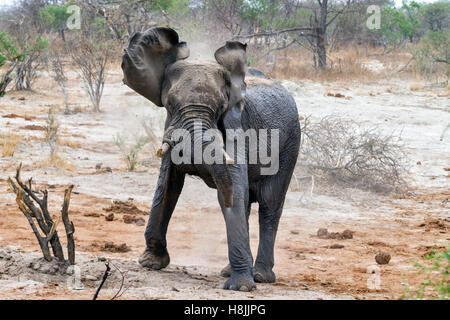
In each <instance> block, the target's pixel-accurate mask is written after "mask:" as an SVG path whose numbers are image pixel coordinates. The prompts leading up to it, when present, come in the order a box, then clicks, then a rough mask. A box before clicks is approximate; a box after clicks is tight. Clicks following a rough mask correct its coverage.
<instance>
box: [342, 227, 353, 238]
mask: <svg viewBox="0 0 450 320" xmlns="http://www.w3.org/2000/svg"><path fill="white" fill-rule="evenodd" d="M341 236H342V239H353V231H352V230H348V229H347V230H344V231H343V232H342V234H341Z"/></svg>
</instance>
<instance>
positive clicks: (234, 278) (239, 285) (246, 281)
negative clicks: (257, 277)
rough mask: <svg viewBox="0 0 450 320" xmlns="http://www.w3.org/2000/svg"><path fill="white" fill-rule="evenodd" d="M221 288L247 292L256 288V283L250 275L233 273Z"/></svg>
mask: <svg viewBox="0 0 450 320" xmlns="http://www.w3.org/2000/svg"><path fill="white" fill-rule="evenodd" d="M223 288H224V289H225V290H235V291H247V292H248V291H252V290H254V289H256V284H255V281H254V280H253V278H252V276H251V275H243V274H238V273H233V274H232V275H231V277H230V279H228V280H227V281H226V282H225V285H224V286H223Z"/></svg>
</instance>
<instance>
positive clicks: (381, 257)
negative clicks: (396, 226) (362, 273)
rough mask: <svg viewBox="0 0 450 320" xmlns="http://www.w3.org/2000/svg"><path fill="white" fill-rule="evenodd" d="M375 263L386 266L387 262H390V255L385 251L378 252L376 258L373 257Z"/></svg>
mask: <svg viewBox="0 0 450 320" xmlns="http://www.w3.org/2000/svg"><path fill="white" fill-rule="evenodd" d="M375 261H376V262H377V263H378V264H388V263H389V261H391V255H390V254H389V253H387V252H385V251H380V252H379V253H378V254H377V255H376V256H375Z"/></svg>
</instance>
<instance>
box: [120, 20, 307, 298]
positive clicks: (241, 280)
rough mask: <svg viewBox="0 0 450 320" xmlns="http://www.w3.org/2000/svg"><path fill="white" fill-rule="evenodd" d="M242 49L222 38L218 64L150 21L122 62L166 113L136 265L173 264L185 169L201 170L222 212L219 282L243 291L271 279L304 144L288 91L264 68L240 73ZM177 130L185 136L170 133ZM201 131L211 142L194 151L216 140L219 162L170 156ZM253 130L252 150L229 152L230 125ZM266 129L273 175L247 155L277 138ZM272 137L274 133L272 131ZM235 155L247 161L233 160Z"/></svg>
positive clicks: (135, 86)
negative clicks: (170, 237)
mask: <svg viewBox="0 0 450 320" xmlns="http://www.w3.org/2000/svg"><path fill="white" fill-rule="evenodd" d="M246 48H247V45H246V44H243V43H240V42H238V41H227V42H226V44H225V45H224V46H222V47H221V48H219V49H218V50H217V51H216V52H215V54H214V57H215V60H216V61H190V60H188V59H187V58H188V57H189V49H188V46H187V44H186V42H182V41H180V39H179V36H178V34H177V32H176V31H175V30H173V29H171V28H169V27H152V28H150V29H148V30H146V31H144V32H138V33H136V34H135V35H134V36H133V37H131V38H130V40H129V44H128V47H127V48H126V49H125V50H124V51H125V52H124V55H123V57H122V65H121V67H122V71H123V74H124V77H123V82H124V84H126V85H127V86H128V87H130V88H131V89H132V90H134V91H136V92H137V93H139V94H140V95H142V96H144V97H145V98H147V99H148V100H150V101H151V102H153V103H154V104H155V105H157V106H159V107H165V108H166V110H167V118H166V122H165V132H164V136H163V141H162V145H161V147H160V148H159V150H158V155H159V156H160V157H161V166H160V173H159V177H158V181H157V186H156V190H155V194H154V198H153V203H152V208H151V211H150V216H149V219H148V223H147V226H146V229H145V243H146V249H145V251H144V253H143V254H142V255H141V256H140V258H139V263H140V264H141V266H143V267H146V268H149V269H154V270H159V269H162V268H165V267H166V266H167V265H168V264H169V262H170V258H169V253H168V251H167V242H166V233H167V228H168V225H169V221H170V218H171V216H172V213H173V211H174V209H175V206H176V204H177V200H178V198H179V195H180V193H181V191H182V188H183V184H184V180H185V176H186V175H193V176H197V177H200V178H201V179H202V180H203V181H204V182H205V183H206V185H207V186H208V187H210V188H213V189H217V196H218V201H219V204H220V207H221V209H222V213H223V216H224V219H225V224H226V235H227V244H228V259H229V265H228V266H227V267H225V268H224V270H223V271H222V275H223V276H228V277H229V279H227V280H226V282H225V284H224V287H223V288H224V289H229V290H240V291H251V290H254V289H256V284H255V282H262V283H264V282H265V283H271V282H275V280H276V278H275V274H274V272H273V267H274V243H275V238H276V233H277V229H278V224H279V220H280V217H281V213H282V210H283V205H284V201H285V197H286V192H287V191H288V187H289V183H290V180H291V177H292V174H293V171H294V168H295V165H296V162H297V156H298V152H299V148H300V126H299V120H298V111H297V106H296V103H295V101H294V99H293V97H292V96H291V95H290V94H289V93H288V92H287V90H285V89H284V88H283V87H282V86H281V85H280V84H279V83H278V82H276V81H274V80H271V79H269V78H267V77H266V76H265V75H264V74H263V73H262V72H261V71H259V70H257V69H251V71H250V72H249V73H250V75H249V73H247V72H246V68H247V67H246V60H247V56H246ZM255 70H256V71H255ZM252 74H254V75H256V77H255V76H252ZM195 123H200V124H201V125H202V126H201V128H200V129H198V126H197V128H196V127H195V125H194V124H195ZM177 129H183V130H185V132H188V133H189V134H190V136H187V137H186V136H184V137H183V138H173V134H174V132H176V130H177ZM207 129H212V130H215V132H218V134H216V135H215V137H214V140H213V141H206V142H205V141H202V142H201V144H200V150H201V151H204V150H205V149H206V148H208V147H210V146H211V144H213V143H214V146H215V148H214V151H213V152H212V153H211V154H213V155H214V156H216V158H215V159H219V160H220V161H216V162H214V163H209V162H208V163H207V162H206V160H205V161H195V159H193V158H195V152H194V156H188V157H187V158H188V160H191V161H187V162H182V163H175V162H174V160H173V159H174V149H175V148H177V147H178V146H179V145H181V144H187V147H186V149H182V151H183V150H185V151H186V150H187V151H190V150H192V144H194V145H195V142H196V141H194V140H195V135H196V134H197V137H198V135H200V137H202V134H203V133H205V132H206V131H205V130H207ZM249 129H253V130H255V132H257V135H258V137H257V140H258V139H259V144H256V149H255V148H254V147H252V146H250V142H249V141H247V140H249V139H247V140H245V144H244V146H243V147H242V145H241V147H239V145H238V146H237V147H235V148H234V149H233V150H229V148H228V145H229V144H230V145H233V143H234V142H236V135H235V136H233V135H229V134H228V132H229V130H231V131H233V132H236V131H239V130H240V131H239V132H247V131H248V130H249ZM263 130H277V132H278V141H277V146H278V150H277V152H278V153H277V156H278V158H277V159H278V160H277V161H278V163H277V164H278V167H277V168H278V170H276V172H271V173H269V174H262V170H263V169H264V168H267V163H264V164H263V163H262V162H261V161H260V160H259V158H256V159H257V160H256V162H255V161H253V162H250V161H248V160H249V159H250V158H252V157H253V156H254V153H255V152H258V151H260V149H261V148H269V147H272V146H274V145H275V143H274V141H275V140H273V139H272V140H271V141H269V139H268V138H267V139H265V140H261V139H260V137H261V136H262V133H260V132H262V131H263ZM271 132H275V131H271ZM274 137H275V134H273V135H271V138H274ZM261 141H262V143H261ZM188 142H189V143H188ZM225 144H226V145H227V148H226V150H225ZM217 145H218V146H220V148H216V147H217ZM189 146H191V147H189ZM189 148H191V149H189ZM271 150H272V149H271ZM194 151H195V150H194ZM271 152H272V151H271ZM180 154H181V153H180ZM230 154H232V155H230ZM273 154H275V153H273ZM239 157H240V159H241V160H242V159H244V160H243V161H240V162H239V161H237V159H238V158H239ZM253 159H254V157H253ZM255 202H258V204H259V213H258V215H259V247H258V253H257V256H256V260H255V262H254V263H253V257H252V253H251V250H250V243H249V223H248V219H249V214H250V209H251V204H252V203H255Z"/></svg>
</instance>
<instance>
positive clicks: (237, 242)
mask: <svg viewBox="0 0 450 320" xmlns="http://www.w3.org/2000/svg"><path fill="white" fill-rule="evenodd" d="M238 167H239V166H238ZM229 171H230V173H231V177H232V182H233V207H231V208H226V207H225V205H224V201H223V198H222V195H221V193H220V192H218V197H219V203H220V206H221V207H222V212H223V215H224V218H225V224H226V228H227V241H228V259H229V261H230V266H231V276H230V279H228V280H227V281H226V282H225V285H224V289H229V290H241V291H251V290H253V289H255V288H256V285H255V282H254V280H253V271H252V265H253V258H252V254H251V251H250V239H249V233H248V222H247V207H248V202H249V199H248V182H247V172H246V168H240V169H239V168H236V167H230V168H229Z"/></svg>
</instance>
